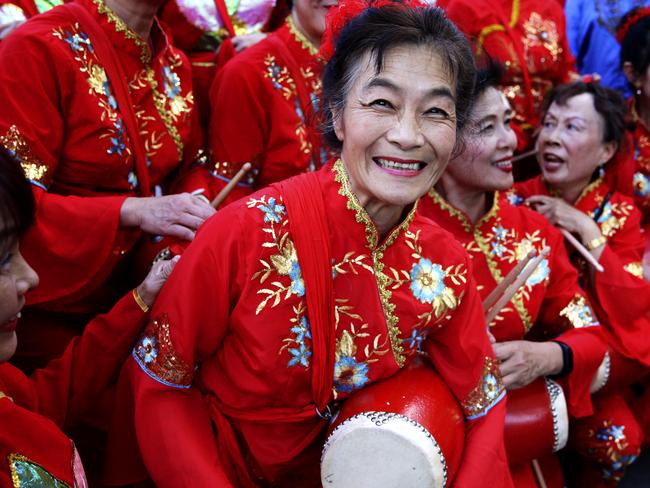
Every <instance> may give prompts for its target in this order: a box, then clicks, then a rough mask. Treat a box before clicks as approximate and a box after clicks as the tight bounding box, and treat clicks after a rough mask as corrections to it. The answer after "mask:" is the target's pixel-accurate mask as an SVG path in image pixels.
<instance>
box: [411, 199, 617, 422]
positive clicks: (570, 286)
mask: <svg viewBox="0 0 650 488" xmlns="http://www.w3.org/2000/svg"><path fill="white" fill-rule="evenodd" d="M494 200H495V201H494V203H493V205H492V208H491V209H490V210H489V211H488V212H487V213H486V215H485V216H483V218H481V220H480V221H479V222H477V223H476V225H472V223H471V221H470V220H469V218H468V217H467V216H465V215H464V214H463V213H462V212H461V211H459V210H458V209H456V208H454V207H452V206H451V205H450V204H449V203H448V202H446V201H445V200H444V199H443V198H442V197H441V196H440V195H438V194H437V193H435V191H432V192H430V194H429V195H428V196H425V197H424V198H423V199H422V201H421V203H420V209H419V211H420V212H422V214H423V215H425V216H427V217H429V218H431V219H432V220H434V221H435V222H437V223H438V224H439V225H441V226H443V227H444V228H445V229H446V230H448V231H450V232H451V233H452V234H453V235H454V237H455V238H456V239H457V240H458V241H459V242H461V243H462V244H463V245H464V247H465V248H466V249H467V250H468V252H469V254H470V256H471V257H472V266H473V270H474V276H476V280H477V282H478V284H479V286H480V294H481V297H482V298H485V297H487V295H488V294H489V293H490V292H491V291H492V290H493V289H494V288H495V287H496V286H497V284H498V283H499V282H501V281H502V280H503V278H504V277H505V276H506V275H507V274H508V272H509V271H510V270H511V269H512V268H514V267H515V265H516V264H517V262H518V260H519V259H522V258H523V256H525V254H526V253H527V252H528V249H530V248H531V247H532V248H535V249H537V250H538V251H539V250H541V249H542V248H543V247H544V246H548V247H549V248H550V250H551V251H550V254H549V257H548V259H547V262H546V265H545V266H543V265H541V266H540V268H539V269H545V268H546V269H547V270H548V276H547V277H546V278H544V279H541V278H542V277H541V276H540V277H539V279H535V275H533V277H532V279H535V280H536V281H539V283H538V284H535V285H533V286H530V285H527V286H525V287H524V288H523V289H522V292H520V293H519V294H517V295H515V299H514V300H513V301H511V302H510V303H509V304H508V305H507V306H506V307H505V308H504V309H503V310H502V311H501V312H500V313H499V314H498V315H497V317H496V318H495V319H494V321H493V322H492V323H491V324H490V332H491V333H492V334H493V335H494V337H495V338H496V340H497V341H499V342H503V341H512V340H521V339H526V340H539V341H546V340H549V339H554V338H557V339H558V340H561V341H564V342H566V343H567V345H569V346H570V347H571V348H572V350H573V355H574V369H573V372H572V373H571V374H570V375H569V376H568V377H567V378H565V379H564V381H563V382H562V383H563V387H564V392H565V396H566V398H567V403H568V406H569V412H570V414H571V415H573V416H577V417H580V416H584V415H589V414H590V413H591V412H592V406H591V398H590V394H589V385H590V384H591V380H592V378H593V377H594V375H595V373H596V371H597V370H598V366H600V363H601V362H602V359H603V356H604V354H605V351H606V344H605V342H604V341H603V338H602V331H601V330H600V329H601V328H600V327H598V326H596V327H583V328H580V329H575V330H574V329H573V327H574V325H573V324H571V322H569V321H568V320H567V319H566V318H565V317H563V316H561V315H560V313H561V312H562V310H564V309H565V307H567V306H569V305H570V304H571V303H574V302H575V299H576V297H585V293H584V292H583V291H582V290H581V289H580V287H579V285H578V274H577V272H576V270H575V269H574V268H573V266H571V263H570V261H569V259H568V256H567V254H566V251H565V249H564V245H563V241H562V236H561V235H560V234H559V232H558V231H557V230H556V229H554V228H553V227H552V226H551V225H550V224H548V222H546V220H545V219H544V218H543V217H542V216H541V215H539V214H537V213H535V212H533V211H532V210H530V209H527V208H523V207H517V206H514V205H512V204H511V203H509V201H508V196H507V195H504V194H499V193H496V194H495V196H494ZM499 228H500V229H503V230H502V231H499V232H498V231H497V230H498V229H499ZM498 235H500V236H502V237H503V238H499V237H498Z"/></svg>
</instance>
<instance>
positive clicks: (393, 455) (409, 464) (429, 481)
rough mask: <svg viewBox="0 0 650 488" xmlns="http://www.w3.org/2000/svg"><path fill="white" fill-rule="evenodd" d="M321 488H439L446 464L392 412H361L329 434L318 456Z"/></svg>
mask: <svg viewBox="0 0 650 488" xmlns="http://www.w3.org/2000/svg"><path fill="white" fill-rule="evenodd" d="M321 482H322V484H323V487H326V488H398V487H399V488H403V487H409V488H425V487H426V488H444V487H445V486H446V484H447V464H446V462H445V458H444V456H443V454H442V451H441V450H440V446H439V445H438V443H437V442H436V440H435V439H434V438H433V436H432V435H431V434H430V433H429V432H428V431H427V430H426V429H425V428H424V427H422V426H421V425H420V424H418V423H417V422H415V421H413V420H411V419H409V418H408V417H405V416H403V415H399V414H396V413H387V412H364V413H361V414H359V415H355V416H354V417H350V418H349V419H347V420H345V421H344V422H342V423H341V425H339V426H338V427H337V428H336V429H334V431H333V432H332V433H331V434H330V436H329V438H328V439H327V442H326V443H325V447H324V448H323V454H322V457H321Z"/></svg>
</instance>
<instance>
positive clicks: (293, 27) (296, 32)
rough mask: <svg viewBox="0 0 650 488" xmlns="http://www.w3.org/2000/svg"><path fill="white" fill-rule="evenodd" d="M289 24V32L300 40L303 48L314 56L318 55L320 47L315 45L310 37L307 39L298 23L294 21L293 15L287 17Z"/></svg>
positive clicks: (299, 42)
mask: <svg viewBox="0 0 650 488" xmlns="http://www.w3.org/2000/svg"><path fill="white" fill-rule="evenodd" d="M287 26H289V32H291V35H292V36H293V37H294V39H295V40H296V41H297V42H298V44H300V45H301V46H302V47H303V49H306V50H307V51H309V54H311V55H312V56H316V55H317V54H318V48H317V47H316V46H314V44H313V43H312V42H311V41H310V40H309V39H307V37H305V35H304V34H303V33H302V32H300V31H299V30H298V28H297V27H296V24H295V23H294V22H293V18H292V17H291V15H289V16H288V17H287Z"/></svg>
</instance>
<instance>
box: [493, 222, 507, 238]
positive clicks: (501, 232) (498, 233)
mask: <svg viewBox="0 0 650 488" xmlns="http://www.w3.org/2000/svg"><path fill="white" fill-rule="evenodd" d="M492 232H494V237H495V238H496V239H498V240H499V241H504V240H505V239H506V238H507V237H508V231H507V230H506V229H505V228H504V227H503V226H502V225H501V224H499V225H497V226H496V227H492Z"/></svg>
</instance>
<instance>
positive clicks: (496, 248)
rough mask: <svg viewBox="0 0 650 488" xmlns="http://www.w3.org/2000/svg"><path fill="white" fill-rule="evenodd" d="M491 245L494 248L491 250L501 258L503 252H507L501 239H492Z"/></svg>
mask: <svg viewBox="0 0 650 488" xmlns="http://www.w3.org/2000/svg"><path fill="white" fill-rule="evenodd" d="M490 247H491V248H492V249H491V250H490V252H491V253H492V254H493V255H495V256H498V257H500V258H502V257H503V253H504V252H506V248H505V246H504V245H503V244H502V243H501V241H492V242H490Z"/></svg>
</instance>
